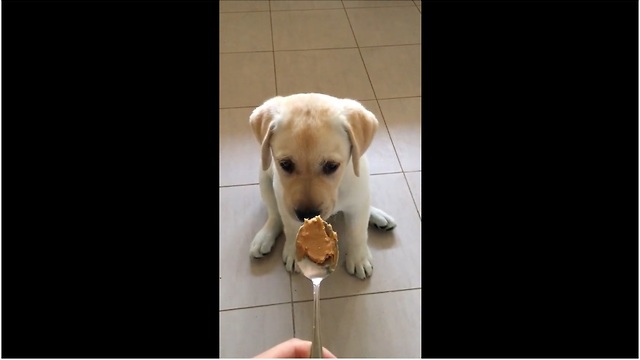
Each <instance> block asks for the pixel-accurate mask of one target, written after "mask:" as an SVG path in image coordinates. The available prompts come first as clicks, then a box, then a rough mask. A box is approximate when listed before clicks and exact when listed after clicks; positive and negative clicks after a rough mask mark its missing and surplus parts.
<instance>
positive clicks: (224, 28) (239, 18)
mask: <svg viewBox="0 0 640 360" xmlns="http://www.w3.org/2000/svg"><path fill="white" fill-rule="evenodd" d="M272 50H273V47H272V44H271V20H270V19H269V12H237V13H221V14H220V52H221V53H228V52H242V51H272Z"/></svg>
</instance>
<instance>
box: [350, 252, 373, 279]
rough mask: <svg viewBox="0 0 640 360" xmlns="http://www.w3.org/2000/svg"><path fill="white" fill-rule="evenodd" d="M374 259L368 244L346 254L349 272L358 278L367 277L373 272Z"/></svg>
mask: <svg viewBox="0 0 640 360" xmlns="http://www.w3.org/2000/svg"><path fill="white" fill-rule="evenodd" d="M372 259H373V257H372V256H371V252H370V251H369V247H368V246H366V245H365V246H358V247H356V248H354V249H351V250H350V251H349V252H348V253H347V256H346V260H347V261H346V266H347V272H348V273H349V274H351V275H355V276H356V277H357V278H358V279H361V280H364V279H366V278H367V277H369V276H371V274H372V273H373V264H371V260H372Z"/></svg>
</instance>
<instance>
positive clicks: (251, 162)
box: [219, 107, 260, 186]
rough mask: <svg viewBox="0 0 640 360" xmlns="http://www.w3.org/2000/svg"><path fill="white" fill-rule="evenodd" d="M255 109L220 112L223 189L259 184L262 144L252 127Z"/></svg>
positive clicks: (221, 180) (221, 177)
mask: <svg viewBox="0 0 640 360" xmlns="http://www.w3.org/2000/svg"><path fill="white" fill-rule="evenodd" d="M253 109H254V108H253V107H250V108H240V109H220V112H219V114H220V157H219V158H220V186H229V185H246V184H257V183H258V174H259V171H260V144H259V143H258V140H256V138H255V137H254V135H253V132H252V131H251V126H250V125H249V115H251V112H252V111H253Z"/></svg>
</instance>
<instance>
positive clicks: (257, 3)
mask: <svg viewBox="0 0 640 360" xmlns="http://www.w3.org/2000/svg"><path fill="white" fill-rule="evenodd" d="M237 11H269V0H220V12H237Z"/></svg>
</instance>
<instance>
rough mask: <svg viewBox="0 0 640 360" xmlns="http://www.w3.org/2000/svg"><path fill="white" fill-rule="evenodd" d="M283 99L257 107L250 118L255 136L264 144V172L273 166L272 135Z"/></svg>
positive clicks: (274, 99)
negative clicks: (279, 105)
mask: <svg viewBox="0 0 640 360" xmlns="http://www.w3.org/2000/svg"><path fill="white" fill-rule="evenodd" d="M281 99H282V97H281V96H276V97H274V98H272V99H270V100H267V101H266V102H265V103H264V104H262V105H260V106H259V107H257V108H256V109H255V110H253V112H252V113H251V116H249V123H250V124H251V129H252V130H253V135H254V136H255V137H256V139H257V140H258V143H260V144H262V170H267V169H268V168H269V165H271V135H272V134H273V129H275V125H276V124H275V121H274V119H275V117H276V115H277V114H278V104H279V102H280V100H281Z"/></svg>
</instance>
